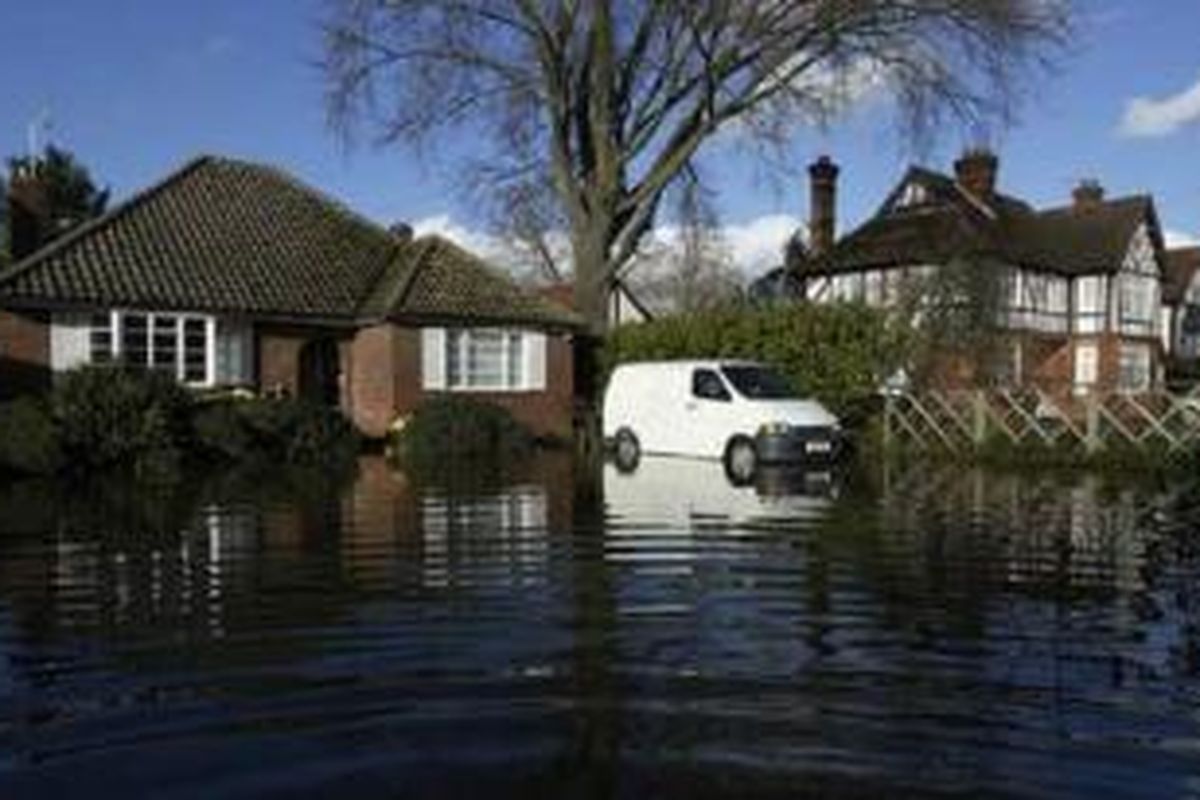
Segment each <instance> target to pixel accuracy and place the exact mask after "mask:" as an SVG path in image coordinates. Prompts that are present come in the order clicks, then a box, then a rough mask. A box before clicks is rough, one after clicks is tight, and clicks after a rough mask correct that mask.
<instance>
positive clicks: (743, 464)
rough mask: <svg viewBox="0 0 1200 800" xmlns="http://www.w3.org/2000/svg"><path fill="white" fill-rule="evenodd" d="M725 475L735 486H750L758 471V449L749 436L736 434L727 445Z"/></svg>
mask: <svg viewBox="0 0 1200 800" xmlns="http://www.w3.org/2000/svg"><path fill="white" fill-rule="evenodd" d="M723 461H724V463H725V475H726V477H728V478H729V482H730V483H732V484H733V485H734V486H748V485H749V484H750V483H751V482H752V481H753V480H754V474H755V473H756V472H757V471H758V449H757V448H756V447H755V446H754V441H753V440H752V439H751V438H750V437H748V436H735V437H733V438H732V439H730V440H729V444H727V445H725V458H724V459H723Z"/></svg>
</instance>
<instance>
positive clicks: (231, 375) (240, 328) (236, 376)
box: [217, 320, 254, 385]
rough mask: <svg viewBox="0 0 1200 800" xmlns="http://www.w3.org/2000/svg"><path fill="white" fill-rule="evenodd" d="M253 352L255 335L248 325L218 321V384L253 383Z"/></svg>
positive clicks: (239, 322) (230, 321)
mask: <svg viewBox="0 0 1200 800" xmlns="http://www.w3.org/2000/svg"><path fill="white" fill-rule="evenodd" d="M253 352H254V341H253V333H252V330H251V328H250V325H249V324H248V323H245V322H241V321H232V320H218V321H217V383H220V384H226V385H229V384H248V383H251V382H253V378H254V376H253V374H252V373H253V366H252V362H253V358H254V356H253Z"/></svg>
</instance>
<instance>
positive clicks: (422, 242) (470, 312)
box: [372, 236, 582, 328]
mask: <svg viewBox="0 0 1200 800" xmlns="http://www.w3.org/2000/svg"><path fill="white" fill-rule="evenodd" d="M404 259H405V261H406V262H407V264H408V268H407V270H406V271H405V272H404V273H403V274H402V275H401V279H400V282H399V283H397V284H395V285H393V286H392V287H391V289H390V292H389V294H388V295H387V297H386V299H384V297H382V296H380V295H377V296H376V297H375V298H374V299H373V300H372V303H374V304H376V305H374V306H373V311H377V312H378V313H380V314H381V315H382V316H385V317H387V318H389V319H393V320H397V321H400V320H405V319H417V320H434V321H438V320H441V321H446V320H450V321H453V320H455V319H463V318H466V319H470V320H471V321H474V322H482V323H488V322H492V323H498V324H504V323H506V322H511V321H520V322H526V323H532V324H538V325H544V326H548V327H559V328H576V327H579V326H580V325H582V319H581V318H580V317H579V316H578V315H577V314H575V313H573V312H572V311H570V310H568V309H564V308H562V307H560V306H558V305H556V304H555V303H552V302H550V301H548V300H546V299H544V298H542V297H540V296H539V295H538V294H537V293H536V292H534V291H530V290H526V289H523V288H521V287H519V286H517V285H516V284H515V283H513V281H512V280H511V279H509V278H508V276H506V275H503V274H501V273H500V272H498V271H497V270H496V269H495V268H493V267H492V266H491V265H490V264H488V263H487V262H485V261H484V260H482V259H481V258H479V257H478V256H475V255H473V254H472V253H470V252H468V251H467V250H464V249H463V248H461V247H459V246H458V245H456V244H454V243H453V242H451V241H449V240H447V239H444V238H442V237H440V236H423V237H421V238H419V239H417V240H416V241H414V242H412V243H410V244H409V245H408V247H407V248H406V250H405V255H404ZM381 300H382V301H383V304H382V305H379V303H380V301H381Z"/></svg>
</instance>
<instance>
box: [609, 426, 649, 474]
mask: <svg viewBox="0 0 1200 800" xmlns="http://www.w3.org/2000/svg"><path fill="white" fill-rule="evenodd" d="M641 460H642V446H641V444H640V443H639V442H638V438H637V436H636V435H634V432H633V431H631V430H629V428H621V429H620V430H619V431H617V435H616V436H615V437H613V461H615V462H616V465H617V470H618V471H620V472H633V471H634V470H635V469H637V465H638V462H639V461H641Z"/></svg>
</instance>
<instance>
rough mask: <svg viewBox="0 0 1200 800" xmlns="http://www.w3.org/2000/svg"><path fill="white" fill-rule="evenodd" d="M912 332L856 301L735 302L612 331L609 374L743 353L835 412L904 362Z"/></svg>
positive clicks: (604, 355)
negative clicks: (633, 366)
mask: <svg viewBox="0 0 1200 800" xmlns="http://www.w3.org/2000/svg"><path fill="white" fill-rule="evenodd" d="M910 339H911V336H910V333H909V331H908V330H907V329H906V328H904V327H902V326H900V325H896V324H894V323H892V322H891V321H889V319H888V317H887V316H886V315H885V314H883V313H881V312H879V311H875V310H873V309H870V308H867V307H866V306H864V305H861V304H843V303H838V304H833V305H817V304H810V303H789V304H779V305H774V306H769V307H764V308H752V307H732V308H727V309H721V310H717V311H708V312H701V313H694V314H686V315H679V316H672V317H665V318H663V319H661V320H654V321H652V322H646V323H641V324H637V325H627V326H624V327H620V328H617V329H616V330H614V331H612V332H611V333H610V334H609V335H608V337H607V339H606V341H605V344H604V347H603V349H602V351H601V357H600V358H601V367H602V369H603V370H604V372H605V374H606V375H607V374H608V373H609V372H610V371H611V370H612V369H613V368H614V367H615V366H616V365H618V364H622V363H625V362H629V361H656V360H668V359H679V358H745V359H752V360H756V361H763V362H766V363H768V364H771V365H773V366H775V367H776V368H777V369H778V370H779V371H780V372H781V373H783V374H784V375H785V376H786V377H787V378H788V379H789V380H790V381H791V383H792V385H793V387H794V388H795V389H796V391H797V392H798V393H799V394H801V395H803V396H813V397H816V398H818V399H819V400H821V401H822V402H824V403H826V404H827V405H829V406H830V408H831V409H832V410H834V411H835V412H837V413H839V414H845V413H847V412H848V411H850V410H851V409H852V408H854V407H855V406H857V405H858V404H859V403H860V402H861V401H862V400H864V399H865V398H868V397H870V396H871V395H872V394H873V393H874V392H875V391H876V390H877V389H878V387H879V385H880V384H881V383H882V382H883V380H885V379H886V378H887V376H889V375H891V374H893V373H894V372H895V371H896V370H897V369H899V367H900V366H901V365H902V364H903V363H904V359H905V356H906V353H907V352H908V349H909V346H910Z"/></svg>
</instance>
